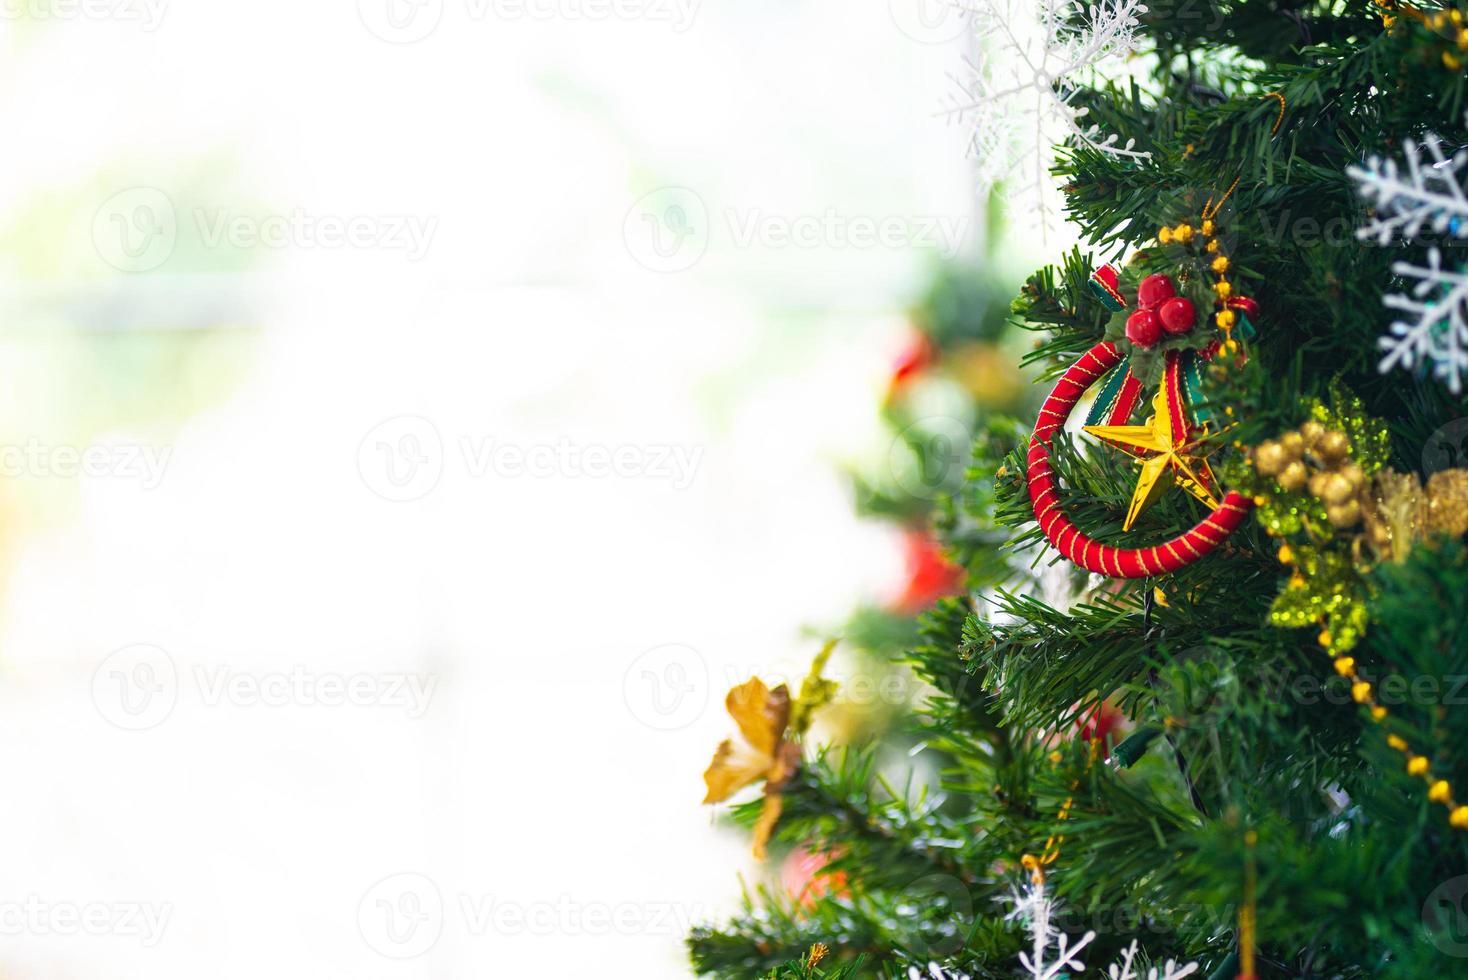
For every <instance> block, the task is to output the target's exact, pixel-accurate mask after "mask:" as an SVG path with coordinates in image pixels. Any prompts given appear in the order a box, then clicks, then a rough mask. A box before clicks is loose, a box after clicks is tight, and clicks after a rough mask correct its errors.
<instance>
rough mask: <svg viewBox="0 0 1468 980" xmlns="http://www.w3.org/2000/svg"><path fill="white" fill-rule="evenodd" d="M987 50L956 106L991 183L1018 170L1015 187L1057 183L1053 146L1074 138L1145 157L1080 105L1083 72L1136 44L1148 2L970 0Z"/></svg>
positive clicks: (953, 113) (1040, 188)
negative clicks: (1102, 128) (1077, 102)
mask: <svg viewBox="0 0 1468 980" xmlns="http://www.w3.org/2000/svg"><path fill="white" fill-rule="evenodd" d="M964 9H965V10H966V11H968V13H969V14H970V17H971V20H972V21H973V24H974V26H975V27H976V29H977V32H978V34H979V37H980V43H981V44H982V45H983V49H984V50H983V51H982V53H981V54H980V55H978V56H977V57H976V58H975V60H974V61H973V62H972V64H971V65H970V69H971V70H970V73H969V77H968V78H967V79H966V80H962V81H960V83H959V89H960V91H959V93H958V94H957V95H955V96H954V97H953V99H952V100H951V106H950V108H949V111H948V114H949V116H950V118H953V119H956V120H960V121H962V122H964V123H965V124H967V125H968V126H970V127H971V135H970V138H969V144H970V149H971V151H972V153H973V155H974V157H975V159H976V161H977V163H978V168H979V182H980V184H981V185H982V186H983V187H984V188H988V187H991V186H992V185H993V184H994V183H996V182H997V181H999V180H1001V179H1005V178H1010V177H1012V176H1016V175H1017V176H1018V177H1019V178H1020V180H1019V183H1018V184H1017V185H1015V186H1014V187H1013V190H1014V191H1017V192H1030V193H1037V194H1040V201H1041V206H1042V208H1043V207H1044V194H1043V192H1044V191H1045V190H1046V189H1048V188H1049V186H1050V179H1049V177H1050V168H1051V166H1052V165H1053V164H1054V162H1055V150H1056V148H1057V147H1058V146H1060V145H1061V144H1063V143H1065V142H1067V141H1070V142H1071V143H1072V144H1074V145H1080V146H1087V147H1090V148H1091V149H1094V150H1098V151H1100V152H1102V153H1106V154H1109V155H1111V156H1116V157H1127V158H1133V159H1139V160H1140V159H1146V158H1147V157H1149V156H1150V154H1148V153H1146V152H1143V151H1141V150H1137V149H1134V148H1133V147H1134V144H1133V142H1132V141H1130V140H1128V141H1127V143H1126V144H1125V145H1118V139H1117V135H1116V134H1115V133H1112V134H1110V135H1107V134H1104V133H1102V132H1101V131H1100V127H1099V126H1097V125H1096V124H1094V123H1088V122H1087V121H1086V120H1085V115H1086V111H1087V110H1086V109H1085V108H1084V107H1081V106H1077V105H1075V104H1074V102H1075V99H1076V96H1077V95H1078V94H1079V91H1080V83H1081V82H1082V80H1083V77H1084V76H1086V75H1087V74H1088V73H1089V72H1091V71H1092V70H1093V69H1095V68H1096V67H1097V66H1098V65H1100V64H1102V63H1103V62H1106V61H1108V60H1109V59H1112V58H1115V57H1119V56H1122V55H1124V54H1126V53H1127V52H1129V51H1130V50H1131V48H1132V40H1133V36H1134V35H1135V33H1136V30H1137V27H1138V26H1139V25H1140V21H1139V19H1138V18H1139V15H1140V14H1142V13H1145V12H1146V10H1147V8H1146V6H1145V5H1144V4H1143V3H1142V2H1141V0H1097V2H1095V3H1091V4H1087V3H1084V2H1082V0H966V2H965V3H964Z"/></svg>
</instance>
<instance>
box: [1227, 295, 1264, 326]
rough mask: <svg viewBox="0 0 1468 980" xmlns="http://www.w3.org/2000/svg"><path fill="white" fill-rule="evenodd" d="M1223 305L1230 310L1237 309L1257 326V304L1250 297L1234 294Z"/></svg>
mask: <svg viewBox="0 0 1468 980" xmlns="http://www.w3.org/2000/svg"><path fill="white" fill-rule="evenodd" d="M1223 305H1224V306H1226V307H1228V308H1229V309H1231V310H1238V311H1239V312H1240V313H1242V314H1243V315H1244V316H1246V317H1248V318H1249V322H1251V323H1253V324H1254V326H1256V327H1257V326H1258V325H1259V304H1258V303H1256V302H1254V300H1253V299H1251V298H1250V297H1248V296H1235V297H1233V298H1232V299H1230V300H1229V301H1228V302H1226V303H1224V304H1223Z"/></svg>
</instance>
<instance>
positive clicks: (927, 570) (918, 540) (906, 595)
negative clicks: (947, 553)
mask: <svg viewBox="0 0 1468 980" xmlns="http://www.w3.org/2000/svg"><path fill="white" fill-rule="evenodd" d="M902 546H903V551H904V552H905V554H904V563H905V565H906V571H907V585H906V586H905V587H904V588H903V590H902V595H901V596H899V597H898V599H897V604H896V605H897V609H898V610H899V611H901V612H904V613H917V612H922V611H923V610H924V609H927V608H928V607H929V606H931V605H932V604H933V603H935V602H937V601H938V600H939V599H942V598H944V597H945V596H951V595H958V594H959V593H961V592H962V591H963V569H962V568H959V567H958V566H957V565H955V564H953V563H952V562H950V561H949V560H948V559H947V558H946V557H944V555H943V549H942V548H940V547H939V546H938V542H937V541H935V540H934V539H933V536H932V535H931V534H929V533H928V532H927V531H925V530H921V529H913V530H909V531H907V532H906V533H905V534H904V535H903V539H902Z"/></svg>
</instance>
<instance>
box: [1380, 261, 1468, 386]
mask: <svg viewBox="0 0 1468 980" xmlns="http://www.w3.org/2000/svg"><path fill="white" fill-rule="evenodd" d="M1392 272H1393V273H1395V274H1396V275H1399V276H1401V277H1403V278H1404V279H1415V280H1416V285H1414V286H1412V287H1411V290H1410V292H1409V293H1408V294H1400V293H1396V294H1391V295H1388V296H1387V297H1386V298H1385V300H1384V302H1385V303H1386V305H1387V306H1388V307H1390V308H1391V309H1394V310H1401V311H1402V312H1403V313H1410V314H1411V315H1412V318H1411V319H1409V320H1398V321H1397V322H1395V323H1393V324H1392V325H1391V334H1390V336H1386V337H1382V338H1381V339H1380V340H1379V341H1378V343H1379V344H1380V346H1381V349H1382V350H1384V351H1386V355H1385V356H1384V357H1382V359H1381V363H1380V365H1378V367H1379V368H1380V370H1381V371H1382V373H1383V374H1384V373H1386V372H1387V371H1390V370H1391V369H1392V368H1395V367H1398V366H1400V367H1404V368H1410V367H1412V366H1413V365H1414V364H1418V363H1422V364H1428V365H1431V367H1432V373H1433V374H1435V375H1436V376H1437V377H1438V378H1439V379H1441V380H1442V381H1444V382H1446V383H1447V386H1448V390H1449V391H1451V392H1452V393H1453V394H1455V395H1457V394H1461V393H1462V391H1463V376H1464V374H1468V317H1465V315H1464V311H1465V308H1468V273H1465V272H1464V271H1463V270H1462V268H1461V267H1460V268H1458V269H1449V268H1444V267H1443V264H1442V254H1441V253H1440V252H1439V251H1438V250H1437V249H1435V248H1434V249H1430V250H1429V251H1428V253H1427V265H1426V266H1425V267H1424V266H1418V265H1412V264H1411V263H1410V262H1397V263H1394V264H1393V265H1392Z"/></svg>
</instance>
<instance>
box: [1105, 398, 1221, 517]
mask: <svg viewBox="0 0 1468 980" xmlns="http://www.w3.org/2000/svg"><path fill="white" fill-rule="evenodd" d="M1084 428H1085V431H1087V432H1089V433H1090V434H1091V435H1093V436H1095V437H1096V438H1098V439H1100V440H1102V441H1103V442H1108V443H1110V444H1112V445H1113V446H1116V447H1117V448H1119V449H1120V450H1121V451H1122V452H1124V453H1126V454H1127V455H1128V456H1131V457H1132V458H1133V459H1135V460H1136V461H1137V465H1138V466H1139V467H1140V472H1139V473H1138V474H1137V487H1136V489H1135V490H1134V491H1132V502H1131V504H1130V506H1128V507H1127V512H1126V520H1125V521H1123V522H1122V525H1121V529H1122V530H1123V531H1130V530H1131V529H1132V525H1133V524H1135V523H1136V521H1137V517H1138V516H1139V515H1140V514H1141V513H1142V511H1144V510H1146V509H1147V507H1148V506H1149V505H1150V504H1151V503H1152V502H1153V501H1155V500H1156V499H1157V498H1158V497H1160V496H1161V495H1162V493H1163V491H1165V490H1166V489H1167V488H1168V487H1170V486H1172V485H1173V484H1174V483H1176V484H1177V485H1178V486H1180V487H1182V488H1183V489H1184V490H1186V491H1187V492H1188V493H1190V494H1192V495H1193V496H1194V497H1197V498H1198V499H1199V500H1201V501H1202V502H1203V503H1205V504H1207V505H1208V507H1209V508H1210V509H1216V508H1217V507H1218V498H1217V496H1216V494H1215V490H1216V488H1217V487H1218V481H1217V480H1215V479H1214V477H1213V470H1212V469H1211V468H1209V466H1208V459H1207V456H1208V453H1209V452H1210V451H1211V450H1206V449H1205V450H1203V451H1199V447H1200V445H1202V443H1203V441H1204V439H1203V438H1198V439H1190V438H1189V437H1190V435H1191V434H1192V427H1191V426H1189V425H1188V420H1187V415H1186V413H1185V409H1184V408H1183V403H1182V399H1181V398H1180V397H1178V393H1177V392H1176V391H1174V392H1172V395H1171V397H1169V391H1168V385H1166V384H1163V385H1160V386H1158V390H1157V395H1156V397H1154V398H1153V399H1152V416H1151V417H1150V418H1148V419H1147V423H1146V424H1145V425H1088V426H1085V427H1084Z"/></svg>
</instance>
